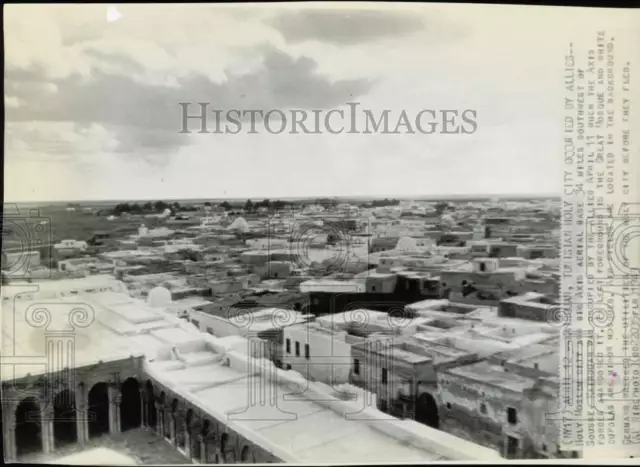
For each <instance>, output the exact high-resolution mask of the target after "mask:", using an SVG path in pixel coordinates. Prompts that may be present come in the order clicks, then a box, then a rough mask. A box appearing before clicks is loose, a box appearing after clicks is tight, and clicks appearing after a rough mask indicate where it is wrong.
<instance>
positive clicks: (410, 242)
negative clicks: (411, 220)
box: [396, 237, 418, 251]
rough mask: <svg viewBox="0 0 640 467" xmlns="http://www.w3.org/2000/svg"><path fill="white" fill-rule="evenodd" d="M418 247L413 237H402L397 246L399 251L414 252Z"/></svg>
mask: <svg viewBox="0 0 640 467" xmlns="http://www.w3.org/2000/svg"><path fill="white" fill-rule="evenodd" d="M417 247H418V244H417V243H416V240H415V239H414V238H411V237H402V238H401V239H400V240H398V244H397V245H396V249H397V250H404V251H412V250H415V249H416V248H417Z"/></svg>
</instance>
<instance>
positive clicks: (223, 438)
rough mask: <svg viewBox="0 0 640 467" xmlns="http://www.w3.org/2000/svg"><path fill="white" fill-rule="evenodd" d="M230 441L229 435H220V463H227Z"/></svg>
mask: <svg viewBox="0 0 640 467" xmlns="http://www.w3.org/2000/svg"><path fill="white" fill-rule="evenodd" d="M228 443H229V435H228V434H227V433H222V435H220V463H221V464H225V463H226V462H227V457H228V456H227V444H228Z"/></svg>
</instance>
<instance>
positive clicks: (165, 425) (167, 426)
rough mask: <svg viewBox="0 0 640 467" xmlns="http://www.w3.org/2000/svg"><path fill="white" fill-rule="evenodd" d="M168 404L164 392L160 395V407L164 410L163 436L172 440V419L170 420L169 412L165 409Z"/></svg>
mask: <svg viewBox="0 0 640 467" xmlns="http://www.w3.org/2000/svg"><path fill="white" fill-rule="evenodd" d="M165 404H166V396H165V394H164V391H162V392H161V393H160V407H161V408H162V409H161V410H162V412H161V417H162V429H163V433H162V434H163V435H164V437H165V438H166V439H171V424H170V423H169V421H170V418H169V415H170V414H169V412H168V410H166V407H165Z"/></svg>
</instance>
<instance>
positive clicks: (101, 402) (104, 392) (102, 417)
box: [88, 383, 110, 438]
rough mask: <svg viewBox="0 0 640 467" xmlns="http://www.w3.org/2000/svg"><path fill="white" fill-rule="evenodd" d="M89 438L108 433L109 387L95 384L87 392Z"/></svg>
mask: <svg viewBox="0 0 640 467" xmlns="http://www.w3.org/2000/svg"><path fill="white" fill-rule="evenodd" d="M88 399H89V401H88V402H89V438H95V437H96V436H102V435H103V434H106V433H109V428H110V424H109V386H107V383H96V384H94V385H93V387H92V388H91V390H90V391H89V396H88Z"/></svg>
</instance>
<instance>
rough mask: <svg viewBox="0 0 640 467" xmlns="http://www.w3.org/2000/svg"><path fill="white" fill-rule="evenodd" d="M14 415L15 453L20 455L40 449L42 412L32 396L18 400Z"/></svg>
mask: <svg viewBox="0 0 640 467" xmlns="http://www.w3.org/2000/svg"><path fill="white" fill-rule="evenodd" d="M15 415H16V454H17V455H18V456H22V455H24V454H29V453H32V452H39V451H41V450H42V414H41V413H40V406H39V404H38V401H37V400H36V399H35V398H34V397H27V398H25V399H23V400H22V401H20V403H19V404H18V407H16V411H15Z"/></svg>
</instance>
